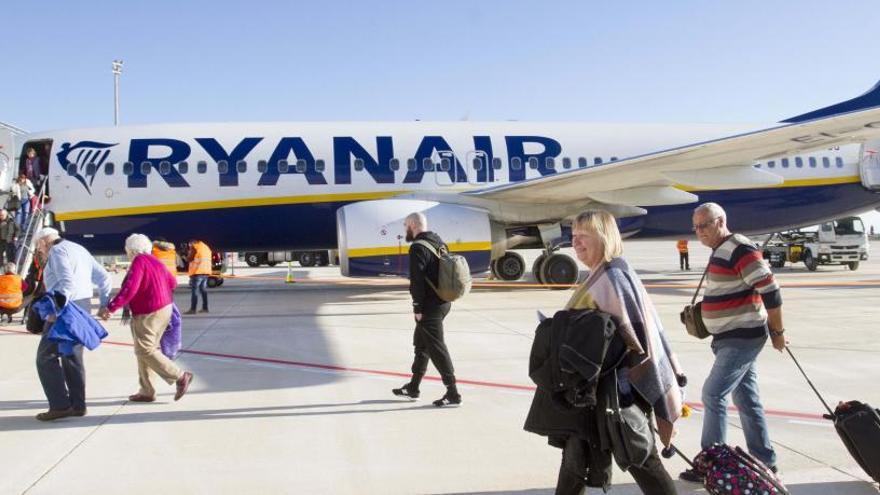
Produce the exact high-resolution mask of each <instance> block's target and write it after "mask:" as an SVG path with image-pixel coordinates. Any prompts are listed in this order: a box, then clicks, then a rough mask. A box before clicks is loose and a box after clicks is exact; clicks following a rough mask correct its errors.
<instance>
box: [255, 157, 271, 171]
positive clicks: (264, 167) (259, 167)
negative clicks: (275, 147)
mask: <svg viewBox="0 0 880 495" xmlns="http://www.w3.org/2000/svg"><path fill="white" fill-rule="evenodd" d="M266 170H269V164H268V163H266V160H260V161H258V162H257V172H259V173H261V174H265V173H266Z"/></svg>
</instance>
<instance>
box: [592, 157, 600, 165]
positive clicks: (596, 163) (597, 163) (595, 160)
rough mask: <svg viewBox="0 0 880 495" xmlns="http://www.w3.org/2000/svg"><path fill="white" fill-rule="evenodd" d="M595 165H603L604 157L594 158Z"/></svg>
mask: <svg viewBox="0 0 880 495" xmlns="http://www.w3.org/2000/svg"><path fill="white" fill-rule="evenodd" d="M593 165H602V157H601V156H597V157H595V158H593Z"/></svg>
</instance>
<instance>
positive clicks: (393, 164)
mask: <svg viewBox="0 0 880 495" xmlns="http://www.w3.org/2000/svg"><path fill="white" fill-rule="evenodd" d="M322 162H323V160H322ZM388 166H389V167H391V170H400V160H398V159H397V158H392V159H391V161H390V162H388Z"/></svg>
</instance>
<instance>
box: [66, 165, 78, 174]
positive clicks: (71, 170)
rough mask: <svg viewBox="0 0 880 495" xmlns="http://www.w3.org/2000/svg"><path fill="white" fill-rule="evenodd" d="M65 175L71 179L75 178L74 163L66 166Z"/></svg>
mask: <svg viewBox="0 0 880 495" xmlns="http://www.w3.org/2000/svg"><path fill="white" fill-rule="evenodd" d="M67 175H69V176H71V177H76V164H75V163H71V164H70V165H68V166H67Z"/></svg>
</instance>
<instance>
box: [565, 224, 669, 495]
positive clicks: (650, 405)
mask: <svg viewBox="0 0 880 495" xmlns="http://www.w3.org/2000/svg"><path fill="white" fill-rule="evenodd" d="M572 245H573V247H574V250H575V253H576V254H577V257H578V259H579V260H580V261H581V262H582V263H584V264H585V265H587V267H589V268H590V275H589V276H588V277H587V279H586V280H585V281H584V282H583V283H582V284H580V285H579V286H578V287H577V288H576V289H575V291H574V293H573V294H572V296H571V298H570V299H569V301H568V303H567V304H566V305H565V309H569V310H572V309H598V310H600V311H604V312H606V313H609V314H611V315H612V316H613V317H614V319H615V321H616V323H617V332H618V335H619V336H620V337H621V338H622V339H623V342H624V344H625V345H626V348H627V350H628V351H629V357H628V358H627V359H626V360H624V362H623V363H622V364H621V367H620V368H618V369H617V376H618V380H617V381H618V383H617V390H618V394H619V396H620V403H621V404H624V403H630V404H632V403H635V404H636V405H638V407H641V408H642V409H643V410H644V411H646V413H647V414H648V415H649V417H650V413H651V411H653V414H654V416H655V417H656V422H657V430H658V432H659V434H660V439H661V441H662V442H663V444H664V445H669V444H670V442H671V439H672V435H673V423H674V422H675V421H676V420H677V419H678V418H679V417H680V416H681V409H682V394H681V389H680V388H679V387H680V386H684V383H685V378H684V374H683V373H682V371H681V367H680V365H679V364H678V359H677V358H676V356H675V354H674V353H673V352H672V349H671V347H670V345H669V341H668V340H667V339H666V334H665V332H664V330H663V324H662V323H661V321H660V317H659V315H658V314H657V310H656V309H655V307H654V304H653V303H652V302H651V299H650V297H649V296H648V293H647V292H646V291H645V288H644V286H643V285H642V283H641V281H640V280H639V277H638V275H637V274H636V272H635V270H633V269H632V267H630V265H629V263H627V262H626V260H625V259H624V258H623V242H622V240H621V237H620V231H619V230H618V228H617V223H616V222H615V220H614V217H613V216H612V215H611V214H610V213H608V212H606V211H587V212H584V213H581V214H580V215H578V216H577V218H576V219H575V221H574V222H573V224H572ZM598 443H599V439H592V441H587V440H585V439H583V438H580V437H578V436H575V435H572V436H569V437H568V438H567V439H566V441H565V444H564V447H563V452H562V465H561V466H560V469H559V477H558V480H557V485H556V493H557V494H580V493H584V490H585V488H586V478H587V474H588V470H599V471H605V470H607V471H608V472H610V470H611V456H610V455H604V456H595V457H596V458H591V455H590V451H591V448H595V445H596V444H598ZM600 459H602V460H604V464H605V465H598V464H602V461H600ZM629 472H630V474H632V477H633V478H634V479H635V481H636V483H637V484H638V485H639V488H640V489H641V490H642V492H643V493H647V494H663V495H666V494H675V493H676V490H675V485H674V483H673V481H672V477H671V476H670V475H669V472H667V471H666V468H665V467H663V463H662V462H661V461H660V456H659V455H658V453H657V448H656V446H655V447H654V448H653V450H652V452H651V453H650V455H649V456H648V458H647V460H646V461H645V462H644V463H643V464H642V465H641V466H630V467H629Z"/></svg>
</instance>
